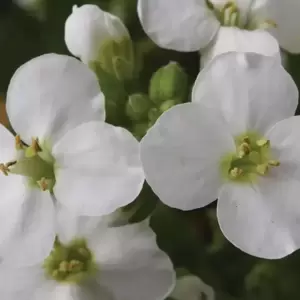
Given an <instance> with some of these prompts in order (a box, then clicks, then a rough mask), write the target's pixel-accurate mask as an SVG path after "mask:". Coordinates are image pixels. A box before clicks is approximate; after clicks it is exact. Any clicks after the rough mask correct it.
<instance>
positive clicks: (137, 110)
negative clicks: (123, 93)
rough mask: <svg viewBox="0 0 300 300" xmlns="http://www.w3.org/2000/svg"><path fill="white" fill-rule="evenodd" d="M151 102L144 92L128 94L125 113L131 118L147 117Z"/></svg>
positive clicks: (140, 118)
mask: <svg viewBox="0 0 300 300" xmlns="http://www.w3.org/2000/svg"><path fill="white" fill-rule="evenodd" d="M150 108H151V102H150V100H149V98H148V96H147V95H145V94H133V95H131V96H129V98H128V102H127V104H126V114H127V116H128V117H130V118H131V119H132V120H142V119H147V115H148V111H149V109H150Z"/></svg>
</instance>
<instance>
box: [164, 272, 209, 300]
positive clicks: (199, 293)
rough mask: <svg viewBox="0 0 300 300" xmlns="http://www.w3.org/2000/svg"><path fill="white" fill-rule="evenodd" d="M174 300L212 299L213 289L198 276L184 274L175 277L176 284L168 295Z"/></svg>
mask: <svg viewBox="0 0 300 300" xmlns="http://www.w3.org/2000/svg"><path fill="white" fill-rule="evenodd" d="M170 296H171V298H172V299H175V300H186V299H189V300H201V299H203V298H204V299H207V300H214V299H215V295H214V290H213V289H212V288H211V287H210V286H209V285H207V284H205V283H204V282H203V281H202V280H201V279H200V278H199V277H197V276H194V275H185V276H182V277H180V278H179V279H177V282H176V286H175V289H174V291H173V292H172V294H171V295H170Z"/></svg>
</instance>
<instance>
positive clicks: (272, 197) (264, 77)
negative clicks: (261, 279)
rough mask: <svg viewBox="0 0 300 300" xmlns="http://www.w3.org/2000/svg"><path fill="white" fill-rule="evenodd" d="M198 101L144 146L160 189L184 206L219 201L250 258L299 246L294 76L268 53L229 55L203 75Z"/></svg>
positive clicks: (299, 144)
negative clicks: (268, 55)
mask: <svg viewBox="0 0 300 300" xmlns="http://www.w3.org/2000/svg"><path fill="white" fill-rule="evenodd" d="M270 74H271V75H270ZM192 102H193V103H187V104H182V105H177V106H176V107H174V108H172V109H170V110H169V111H167V112H166V113H165V114H163V115H162V116H161V117H160V119H158V121H157V122H156V123H155V125H154V126H153V127H152V128H151V129H150V130H149V131H148V133H147V135H146V136H145V137H144V138H143V140H142V141H141V158H142V163H143V166H144V170H145V174H146V179H147V181H148V183H149V184H150V186H151V187H152V189H153V191H154V192H155V193H156V194H157V195H158V196H159V197H160V199H161V200H162V201H163V202H164V203H165V204H167V205H169V206H171V207H175V208H179V209H182V210H191V209H196V208H200V207H204V206H206V205H208V204H209V203H211V202H213V201H214V200H215V199H217V198H218V204H217V216H218V221H219V224H220V227H221V229H222V231H223V233H224V235H225V236H226V237H227V238H228V239H229V240H230V241H231V242H232V243H233V244H235V245H236V246H237V247H239V248H240V249H242V250H243V251H244V252H246V253H249V254H251V255H254V256H258V257H264V258H280V257H283V256H286V255H288V254H290V253H292V252H293V251H295V250H296V249H298V248H299V246H300V236H299V230H300V222H299V220H300V203H299V199H298V198H299V197H298V196H299V193H300V160H299V151H300V134H299V128H300V117H298V116H296V117H294V116H293V115H294V113H295V110H296V107H297V103H298V90H297V87H296V85H295V83H294V82H293V80H292V79H291V77H290V75H289V74H288V73H287V72H286V71H285V70H284V69H283V67H282V66H281V65H280V64H279V63H278V62H277V61H276V59H274V58H271V57H266V56H262V55H259V54H254V53H252V54H242V53H229V54H223V55H220V56H219V57H218V58H215V59H214V60H213V61H212V62H211V63H210V64H209V65H208V66H207V67H206V68H204V69H203V71H202V72H201V73H200V74H199V77H198V79H197V80H196V83H195V86H194V89H193V94H192Z"/></svg>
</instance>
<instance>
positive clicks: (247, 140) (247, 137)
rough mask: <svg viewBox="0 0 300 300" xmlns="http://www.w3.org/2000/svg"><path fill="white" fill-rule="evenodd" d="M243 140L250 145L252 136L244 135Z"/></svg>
mask: <svg viewBox="0 0 300 300" xmlns="http://www.w3.org/2000/svg"><path fill="white" fill-rule="evenodd" d="M242 142H243V143H247V144H248V145H250V138H249V136H248V135H246V136H245V137H243V139H242Z"/></svg>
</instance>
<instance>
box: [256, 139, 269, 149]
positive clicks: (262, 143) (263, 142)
mask: <svg viewBox="0 0 300 300" xmlns="http://www.w3.org/2000/svg"><path fill="white" fill-rule="evenodd" d="M256 145H257V146H258V147H268V146H270V140H265V139H262V140H257V141H256Z"/></svg>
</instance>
